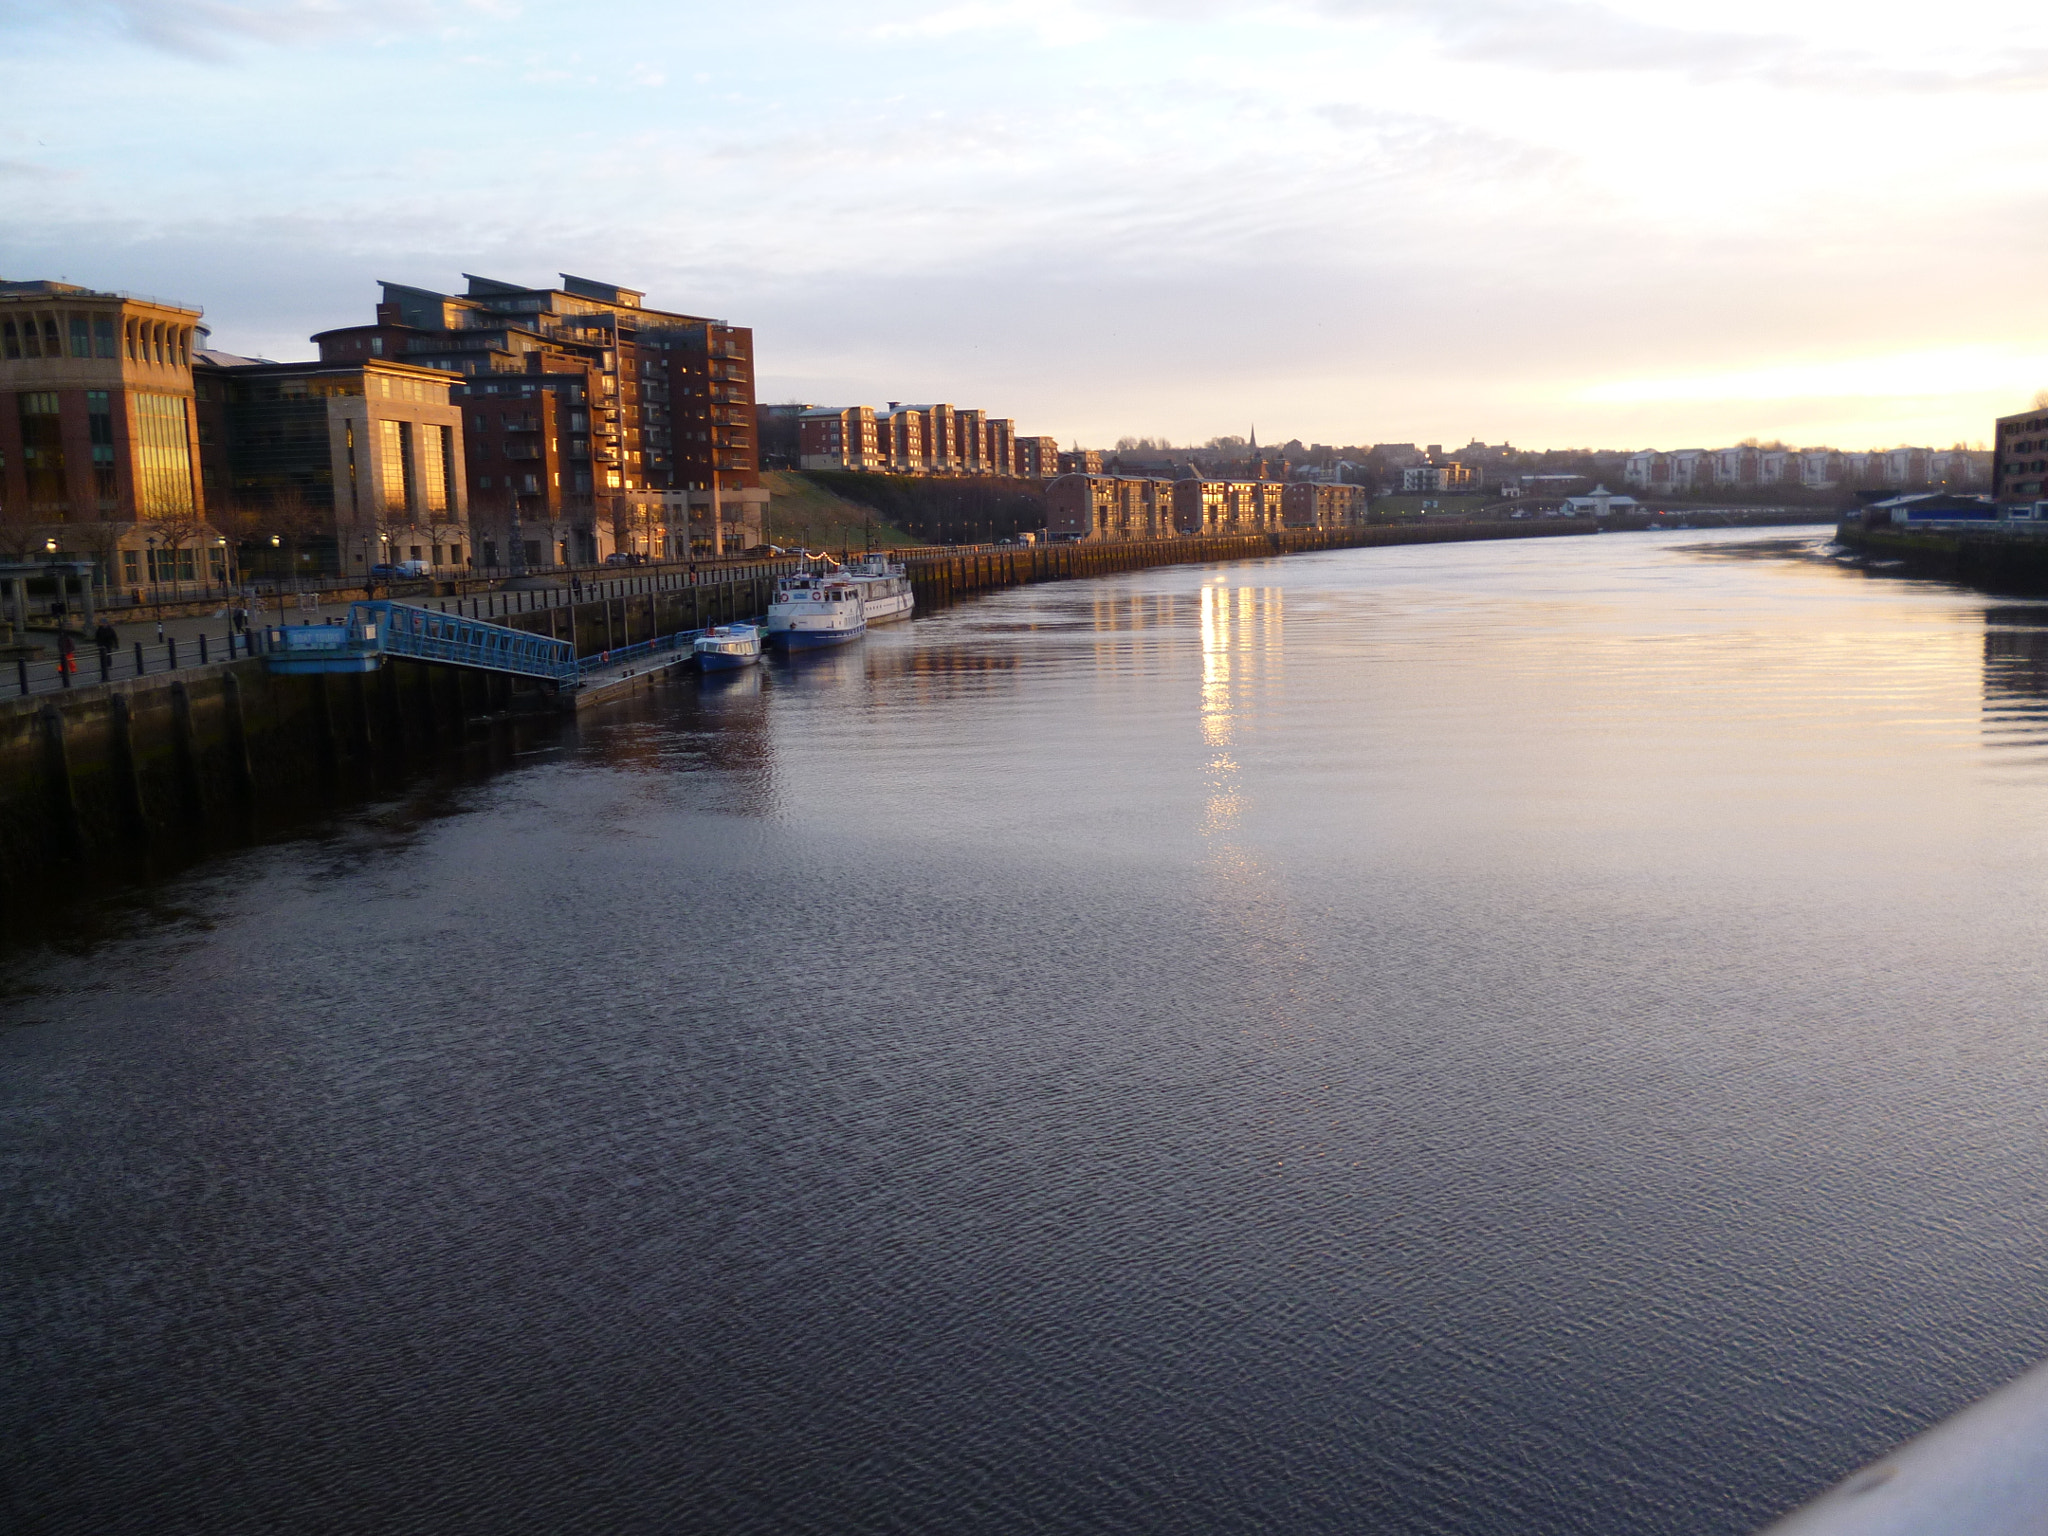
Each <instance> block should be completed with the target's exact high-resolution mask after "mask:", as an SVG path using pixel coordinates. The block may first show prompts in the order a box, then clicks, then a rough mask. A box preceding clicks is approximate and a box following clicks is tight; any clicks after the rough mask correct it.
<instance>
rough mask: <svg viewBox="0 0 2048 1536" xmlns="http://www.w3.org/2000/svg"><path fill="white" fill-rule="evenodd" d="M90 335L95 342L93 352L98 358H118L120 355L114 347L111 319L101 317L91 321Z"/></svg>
mask: <svg viewBox="0 0 2048 1536" xmlns="http://www.w3.org/2000/svg"><path fill="white" fill-rule="evenodd" d="M92 334H93V338H94V342H95V345H94V348H93V351H94V352H95V353H96V354H97V355H98V356H100V357H119V356H120V355H121V354H120V353H119V352H118V351H117V350H116V349H115V346H114V322H113V321H112V320H111V319H109V318H108V317H106V316H104V315H103V316H101V317H100V318H99V319H97V320H95V321H93V323H92Z"/></svg>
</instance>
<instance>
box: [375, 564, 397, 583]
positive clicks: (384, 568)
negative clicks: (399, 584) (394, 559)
mask: <svg viewBox="0 0 2048 1536" xmlns="http://www.w3.org/2000/svg"><path fill="white" fill-rule="evenodd" d="M404 579H405V569H404V567H403V566H397V565H373V566H371V567H370V580H372V581H403V580H404Z"/></svg>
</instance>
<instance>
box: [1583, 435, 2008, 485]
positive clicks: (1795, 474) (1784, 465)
mask: <svg viewBox="0 0 2048 1536" xmlns="http://www.w3.org/2000/svg"><path fill="white" fill-rule="evenodd" d="M1994 473H1995V471H1994V468H1993V465H1992V464H1991V463H1990V462H1989V461H1988V456H1987V455H1984V454H1982V453H1978V452H1975V451H1972V450H1969V449H1963V448H1948V449H1941V448H1911V447H1905V448H1887V449H1881V450H1877V451H1874V452H1870V453H1844V452H1842V451H1840V450H1839V449H1835V448H1800V449H1793V448H1782V447H1770V448H1766V447H1759V446H1757V445H1756V444H1753V443H1750V444H1743V445H1741V446H1738V447H1734V448H1713V449H1702V448H1685V449H1679V450H1677V451H1674V452H1670V453H1660V452H1657V451H1655V450H1649V451H1645V452H1642V453H1636V454H1631V455H1630V456H1629V458H1628V461H1627V467H1626V468H1625V470H1624V471H1623V476H1624V479H1625V481H1626V483H1627V484H1628V485H1630V486H1632V487H1634V488H1636V489H1638V490H1648V491H1691V490H1706V489H1710V488H1711V489H1723V490H1728V491H1731V492H1741V491H1743V490H1746V489H1762V488H1766V487H1773V486H1798V487H1802V488H1804V489H1807V490H1832V489H1835V488H1837V487H1841V486H1864V487H1869V488H1873V489H1887V488H1894V489H1895V488H1907V487H1922V486H1938V485H1948V486H1958V487H1962V486H1972V485H1982V484H1984V483H1985V480H1986V478H1987V476H1990V475H1992V474H1994Z"/></svg>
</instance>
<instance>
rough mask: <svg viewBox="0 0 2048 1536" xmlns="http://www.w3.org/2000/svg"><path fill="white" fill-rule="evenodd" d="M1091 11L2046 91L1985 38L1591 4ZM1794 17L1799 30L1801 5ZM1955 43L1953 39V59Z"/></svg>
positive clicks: (1581, 65)
mask: <svg viewBox="0 0 2048 1536" xmlns="http://www.w3.org/2000/svg"><path fill="white" fill-rule="evenodd" d="M1093 8H1094V9H1096V10H1097V11H1100V12H1103V13H1107V14H1109V15H1114V16H1118V17H1122V18H1127V19H1133V20H1143V21H1148V22H1152V23H1155V24H1162V25H1174V24H1193V23H1211V22H1216V21H1220V20H1237V21H1244V22H1251V23H1255V24H1266V25H1285V24H1287V23H1289V22H1293V23H1296V24H1299V23H1302V22H1304V21H1306V22H1322V23H1331V22H1334V23H1338V24H1345V23H1370V22H1394V23H1400V24H1405V25H1408V26H1411V27H1414V28H1416V29H1418V30H1420V31H1422V32H1424V33H1426V34H1428V35H1430V36H1432V37H1434V38H1435V39H1436V40H1437V43H1438V45H1439V46H1440V47H1441V49H1442V51H1443V53H1444V55H1445V56H1446V57H1448V58H1452V59H1457V60H1461V61H1464V62H1467V63H1477V64H1499V65H1507V66H1511V67H1518V68H1525V69H1535V70H1540V71H1542V72H1544V73H1547V74H1590V73H1628V74H1669V75H1677V76H1681V77H1684V78H1687V79H1691V80H1696V81H1701V82H1706V83H1719V82H1724V81H1733V80H1755V81H1759V82H1762V83H1765V84H1769V85H1775V86H1780V87H1788V88H1795V89H1817V90H1829V91H1849V90H1856V91H1888V92H1902V93H1942V92H1965V91H1984V90H2000V91H2033V90H2041V89H2044V88H2048V47H2033V46H2018V47H2013V46H2005V45H1999V46H1991V45H1989V41H1988V39H1986V40H1985V42H1984V44H1983V45H1982V51H1981V52H1977V53H1974V54H1967V53H1966V54H1965V55H1964V56H1962V57H1961V58H1958V59H1954V60H1952V61H1951V62H1950V63H1948V64H1946V65H1943V64H1940V63H1934V62H1929V60H1930V59H1931V58H1933V57H1934V56H1936V54H1937V52H1938V50H1931V49H1927V48H1924V47H1923V48H1916V49H1914V50H1912V53H1911V57H1912V58H1913V59H1914V61H1915V62H1913V63H1910V64H1907V63H1901V62H1899V61H1898V60H1895V59H1888V58H1886V57H1885V56H1884V55H1882V54H1880V53H1877V52H1873V51H1870V50H1868V49H1851V48H1843V47H1839V46H1824V45H1821V44H1817V43H1815V42H1814V41H1813V40H1812V39H1811V38H1810V37H1803V36H1800V35H1799V34H1798V33H1797V32H1794V31H1784V30H1775V31H1741V30H1733V29H1728V28H1725V27H1723V28H1712V27H1707V28H1703V27H1693V26H1673V25H1669V24H1666V23H1662V22H1657V21H1645V20H1643V19H1641V18H1639V17H1636V16H1631V15H1628V14H1626V13H1624V12H1621V11H1618V10H1615V9H1613V8H1612V7H1609V6H1605V5H1599V4H1594V3H1591V0H1264V3H1260V0H1206V3H1204V0H1194V3H1190V0H1093ZM1786 9H1787V17H1788V20H1792V21H1796V20H1797V19H1798V15H1799V9H1800V8H1799V6H1798V5H1797V4H1796V3H1791V4H1788V6H1787V8H1786ZM1963 25H1967V23H1963ZM1821 30H1823V31H1824V32H1830V33H1831V32H1832V30H1833V29H1832V28H1823V29H1821ZM1954 43H1955V38H1954V37H1953V36H1944V38H1943V44H1944V49H1952V48H1953V46H1954Z"/></svg>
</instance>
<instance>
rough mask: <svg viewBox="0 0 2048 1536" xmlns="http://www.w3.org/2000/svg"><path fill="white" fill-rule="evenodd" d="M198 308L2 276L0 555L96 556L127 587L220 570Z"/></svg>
mask: <svg viewBox="0 0 2048 1536" xmlns="http://www.w3.org/2000/svg"><path fill="white" fill-rule="evenodd" d="M201 314H202V311H201V310H199V309H198V308H197V307H187V306H184V305H178V304H169V303H164V302H160V301H158V300H153V299H141V298H136V297H133V296H131V295H128V294H121V293H107V292H100V291H97V290H94V289H90V288H84V287H80V286H77V285H75V284H71V283H58V282H47V281H27V282H0V557H4V558H10V559H25V558H28V556H29V555H30V553H31V552H33V553H34V554H37V555H44V554H51V553H55V554H60V555H66V556H70V557H72V558H75V559H93V560H97V561H99V562H100V565H101V567H102V569H103V570H105V571H106V572H107V573H108V579H109V580H110V581H115V582H121V583H125V584H126V585H128V586H129V587H131V588H134V587H139V586H143V585H153V586H155V587H157V588H158V589H161V587H162V586H164V585H166V584H168V585H173V586H176V585H183V584H186V583H191V582H216V583H217V582H220V581H222V580H224V579H225V575H226V561H227V549H226V543H225V539H224V537H223V535H221V534H220V533H219V532H218V531H216V530H215V529H214V528H213V527H212V525H211V524H209V523H208V522H207V520H206V511H207V508H206V497H205V491H204V488H203V486H202V485H201V483H200V478H199V473H198V470H199V437H198V422H197V419H196V416H195V413H194V410H193V387H192V362H193V357H194V355H195V353H196V352H197V351H198V350H199V348H200V346H201V345H203V341H204V337H205V334H206V332H205V327H204V326H203V325H202V324H201V323H200V317H201Z"/></svg>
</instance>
